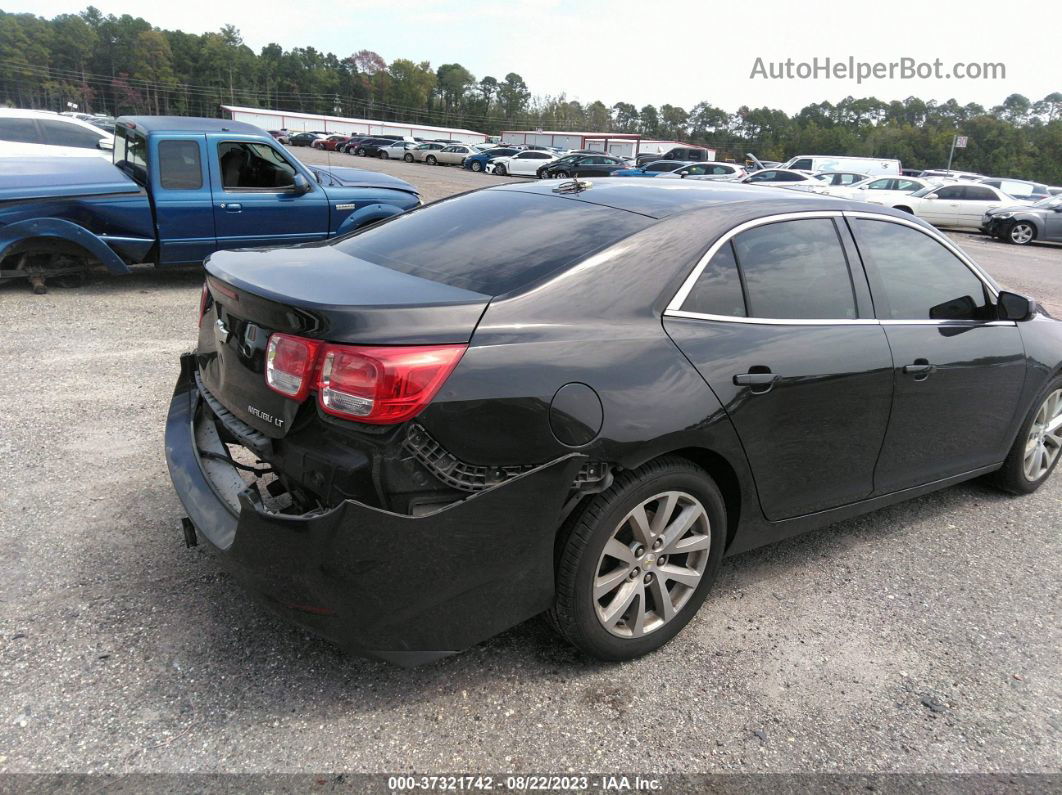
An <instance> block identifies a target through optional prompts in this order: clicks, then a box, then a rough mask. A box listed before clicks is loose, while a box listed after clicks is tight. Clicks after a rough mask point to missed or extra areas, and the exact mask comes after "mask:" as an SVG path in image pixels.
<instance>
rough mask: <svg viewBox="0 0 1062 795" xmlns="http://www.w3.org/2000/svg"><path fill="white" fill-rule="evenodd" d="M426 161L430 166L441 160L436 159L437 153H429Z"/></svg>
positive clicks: (437, 163)
mask: <svg viewBox="0 0 1062 795" xmlns="http://www.w3.org/2000/svg"><path fill="white" fill-rule="evenodd" d="M424 162H425V163H427V164H428V165H429V166H437V165H439V161H438V160H437V159H436V157H435V155H428V156H427V157H426V158H424Z"/></svg>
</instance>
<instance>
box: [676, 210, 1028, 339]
mask: <svg viewBox="0 0 1062 795" xmlns="http://www.w3.org/2000/svg"><path fill="white" fill-rule="evenodd" d="M814 218H864V219H867V220H870V221H884V222H886V223H894V224H900V225H902V226H908V227H910V228H912V229H915V230H917V231H919V232H921V233H922V234H924V235H925V236H926V237H929V238H930V239H932V240H935V241H937V242H938V243H940V244H941V245H943V246H944V248H946V249H947V250H948V251H949V252H951V253H952V254H953V255H954V256H955V257H957V258H958V260H959V261H960V262H961V263H962V264H963V265H965V266H966V267H967V268H969V270H970V271H971V272H972V273H973V274H974V276H976V277H977V279H978V280H979V281H980V282H981V283H982V284H983V285H984V286H985V287H986V288H988V291H989V293H991V294H992V297H993V298H998V297H999V290H998V289H997V288H996V286H995V285H994V284H993V283H992V280H991V278H990V277H989V276H988V275H987V274H986V273H985V272H984V271H982V270H981V268H980V267H978V265H977V264H976V263H975V262H974V261H973V260H971V259H970V258H969V257H968V256H967V255H966V253H965V252H964V251H962V249H960V248H959V247H958V246H956V245H955V244H953V243H952V242H951V241H950V240H948V239H947V238H946V237H944V236H943V235H942V234H940V232H938V231H937V230H935V229H926V228H925V227H924V226H922V225H921V224H919V223H917V222H915V221H909V220H908V219H906V218H896V217H894V216H891V215H883V214H878V213H868V212H863V211H861V210H807V211H804V212H792V213H778V214H776V215H765V216H763V217H762V218H753V219H752V220H750V221H745V222H744V223H741V224H738V225H737V226H735V227H734V228H733V229H731V230H729V231H728V232H726V233H725V234H724V235H723V236H722V237H720V238H719V239H718V240H716V241H715V242H714V243H713V244H712V246H711V248H709V249H708V251H706V252H705V253H704V255H703V256H702V257H701V258H700V259H699V260H698V261H697V264H696V265H695V266H694V267H693V270H692V271H690V274H689V275H688V276H687V277H686V279H685V281H683V282H682V285H681V286H680V287H679V289H678V291H677V292H676V293H675V295H674V296H673V297H672V299H671V301H670V302H668V305H667V307H666V308H665V309H664V315H665V316H666V317H677V318H685V319H687V320H716V321H721V322H725V323H746V324H753V325H765V326H876V325H883V326H949V325H950V326H1014V325H1016V323H1015V322H1014V321H1013V320H990V321H981V320H930V319H928V318H926V319H924V320H921V319H920V320H892V319H881V318H859V319H848V318H836V319H832V318H822V319H809V318H770V317H737V316H732V315H712V314H707V313H704V312H689V311H686V310H684V309H682V305H683V304H684V303H685V302H686V299H687V298H688V297H689V294H690V292H692V290H693V286H694V285H695V284H696V283H697V280H698V279H699V278H700V276H701V274H702V273H703V272H704V269H705V268H706V267H707V266H708V263H709V262H710V261H711V259H712V257H714V256H715V255H716V254H717V253H718V251H719V249H721V248H722V247H723V246H724V245H726V244H727V243H729V242H730V239H731V238H733V237H734V236H736V235H739V234H741V233H742V232H744V231H745V230H746V229H753V228H755V227H757V226H763V225H765V224H771V223H777V222H780V221H797V220H802V219H814Z"/></svg>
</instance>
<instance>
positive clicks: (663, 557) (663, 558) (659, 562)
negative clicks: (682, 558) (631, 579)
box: [656, 555, 667, 566]
mask: <svg viewBox="0 0 1062 795" xmlns="http://www.w3.org/2000/svg"><path fill="white" fill-rule="evenodd" d="M665 563H667V555H661V556H660V557H659V558H657V559H656V565H657V566H663V565H664V564H665Z"/></svg>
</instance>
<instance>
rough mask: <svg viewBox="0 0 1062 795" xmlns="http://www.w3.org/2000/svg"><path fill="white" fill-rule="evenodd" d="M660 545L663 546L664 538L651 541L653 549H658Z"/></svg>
mask: <svg viewBox="0 0 1062 795" xmlns="http://www.w3.org/2000/svg"><path fill="white" fill-rule="evenodd" d="M662 546H664V539H662V538H658V539H656V541H654V542H653V549H660V547H662Z"/></svg>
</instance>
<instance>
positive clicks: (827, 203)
mask: <svg viewBox="0 0 1062 795" xmlns="http://www.w3.org/2000/svg"><path fill="white" fill-rule="evenodd" d="M662 183H666V184H662ZM485 226H488V227H489V228H490V234H488V235H484V234H483V229H484V227H485ZM206 271H207V279H206V283H205V285H204V289H203V295H202V302H201V309H200V320H199V341H198V348H197V350H196V352H195V353H189V354H186V355H185V356H183V357H182V359H181V373H180V377H179V380H178V382H177V387H176V391H175V394H174V396H173V400H172V403H171V406H170V413H169V420H168V423H167V428H166V455H167V459H168V464H169V469H170V474H171V477H172V480H173V484H174V487H175V489H176V491H177V494H178V496H179V498H180V500H181V502H182V503H183V506H184V509H185V511H186V512H187V514H188V517H189V518H188V519H187V520H186V521H185V525H184V528H185V538H186V541H187V542H188V543H189V544H194V543H196V542H197V540H199V539H202V540H203V541H205V542H207V543H209V544H210V545H211V546H212V547H214V548H216V549H217V550H219V551H220V553H221V554H220V555H219V558H220V560H221V561H223V563H224V565H226V566H228V567H229V568H230V569H231V571H232V572H233V574H234V576H235V577H236V578H237V579H238V580H239V581H241V582H242V583H243V584H244V585H245V586H246V587H247V589H248V590H249V591H250V592H251V593H253V594H255V595H256V596H258V597H259V598H260V599H261V600H262V602H263V603H264V604H265V605H267V606H268V607H269V608H270V609H272V610H274V611H276V612H277V613H278V614H280V615H282V616H285V617H287V618H288V619H290V620H292V621H294V622H296V623H298V624H299V625H301V626H303V627H306V628H309V629H310V630H312V631H314V632H316V633H319V634H321V635H323V636H325V637H328V638H331V639H333V640H334V641H336V642H338V643H340V644H341V645H342V646H344V647H345V648H348V649H351V650H354V651H356V652H359V653H363V654H368V655H372V656H376V657H380V658H384V659H388V660H392V661H395V662H398V663H401V664H413V663H417V662H423V661H426V660H431V659H434V658H437V657H439V656H442V655H446V654H451V653H453V652H456V651H459V650H461V649H465V648H467V647H469V646H470V645H472V644H475V643H477V642H479V641H481V640H483V639H484V638H487V637H490V636H491V635H494V634H496V633H498V632H501V631H502V630H504V629H506V628H508V627H511V626H513V625H514V624H517V623H519V622H521V621H524V620H526V619H529V618H531V617H532V616H535V615H537V614H539V613H543V612H546V613H548V615H549V618H550V621H551V623H552V624H553V625H554V626H555V627H556V628H557V629H558V630H559V632H560V633H561V634H562V635H563V636H564V637H565V638H567V639H568V640H570V641H571V642H572V643H574V644H575V645H576V646H577V647H579V648H580V649H582V650H584V651H585V652H586V653H588V654H590V655H593V656H595V657H598V658H601V659H606V660H624V659H629V658H633V657H636V656H638V655H641V654H645V653H647V652H649V651H652V650H653V649H656V648H657V647H659V646H661V645H662V644H664V643H665V642H667V641H668V640H669V639H670V638H671V637H673V636H674V635H675V634H676V633H677V632H679V631H680V630H681V629H682V628H683V626H685V625H686V623H687V622H688V621H689V620H690V619H691V618H692V616H693V615H694V614H695V613H696V611H697V609H698V608H699V607H700V605H701V602H702V601H703V600H704V598H705V595H706V593H707V592H708V589H709V588H710V587H711V584H712V581H713V580H714V579H715V578H716V575H717V574H718V572H719V567H720V564H721V562H722V560H723V558H724V557H726V556H728V555H733V554H735V553H739V552H742V551H744V550H748V549H751V548H753V547H757V546H760V545H762V544H767V543H770V542H772V541H775V540H778V539H781V538H785V537H787V536H791V535H794V534H797V533H801V532H804V531H807V530H810V529H813V528H817V527H822V526H823V525H826V524H829V523H831V522H835V521H838V520H841V519H846V518H848V517H852V516H856V515H858V514H862V513H865V512H867V511H871V510H874V509H876V508H880V507H883V506H886V505H890V504H893V503H896V502H899V501H902V500H906V499H909V498H911V497H915V496H918V495H921V494H925V493H927V492H931V491H934V490H936V489H941V488H943V487H946V486H949V485H951V484H954V483H959V482H962V481H965V480H969V479H971V478H975V477H978V476H982V475H987V476H991V478H993V479H994V481H995V483H997V484H998V485H999V486H1000V487H1002V488H1004V489H1006V490H1008V491H1011V492H1015V493H1019V494H1021V493H1029V492H1032V491H1034V490H1036V489H1037V488H1038V487H1039V486H1041V485H1042V484H1043V483H1044V481H1045V480H1046V479H1047V478H1048V477H1049V476H1050V474H1051V472H1052V471H1053V469H1054V468H1055V466H1056V465H1057V463H1058V460H1059V452H1060V449H1062V375H1060V364H1062V323H1060V322H1059V321H1056V320H1054V319H1052V318H1051V317H1050V316H1049V315H1048V314H1047V313H1046V312H1044V311H1042V310H1040V309H1039V308H1038V307H1037V305H1036V304H1035V303H1034V302H1033V301H1031V300H1030V299H1027V298H1024V297H1021V296H1019V295H1016V294H1013V293H1008V292H1006V291H1002V290H1000V288H999V287H997V286H996V284H995V283H994V282H993V281H992V280H991V279H990V278H989V277H988V276H986V275H985V273H984V272H983V271H981V270H980V269H979V268H978V267H977V265H976V264H975V263H974V262H972V261H971V260H970V258H969V257H968V256H967V255H966V254H964V253H963V252H962V251H961V250H960V249H958V248H957V247H956V246H955V245H954V244H952V243H951V242H950V241H949V240H948V238H946V237H944V236H943V235H941V234H940V233H938V232H937V231H936V230H934V229H933V228H932V227H930V226H928V225H927V224H925V223H924V222H922V221H920V220H918V219H917V218H913V217H911V216H910V215H908V214H905V213H901V212H899V211H895V210H891V209H887V208H875V207H871V206H868V205H866V204H862V203H849V202H843V201H840V200H836V199H822V198H819V197H815V196H811V195H805V194H793V193H791V192H789V191H784V190H780V189H774V188H764V187H753V186H744V185H737V184H720V183H690V182H687V181H674V180H673V181H665V180H624V179H616V180H603V181H598V182H596V183H587V182H578V181H576V182H572V181H566V182H540V183H530V184H527V183H524V184H519V185H501V186H497V187H494V188H490V189H487V190H481V191H477V192H473V193H467V194H464V195H461V196H457V197H453V198H450V199H447V200H444V201H439V202H435V203H433V204H431V205H428V206H425V207H423V208H420V209H417V210H414V211H412V212H410V213H407V214H405V215H400V216H398V217H396V218H394V219H391V220H388V221H385V222H383V223H380V224H377V225H375V226H372V227H369V228H368V229H366V230H364V231H361V232H357V233H355V234H353V235H348V236H346V237H342V238H338V239H336V240H333V241H328V242H327V243H323V244H314V245H310V246H301V247H294V248H281V249H257V250H256V249H247V250H243V251H223V252H219V253H217V254H214V255H213V256H212V257H211V258H210V260H209V262H208V263H207V265H206Z"/></svg>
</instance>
